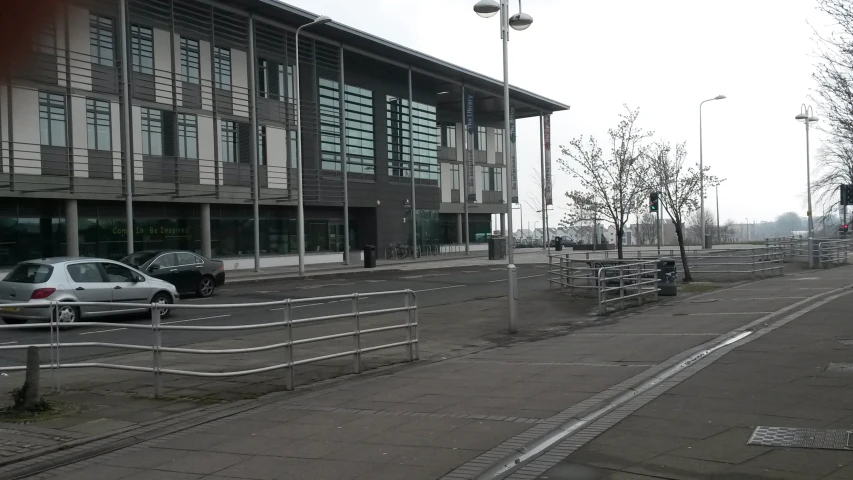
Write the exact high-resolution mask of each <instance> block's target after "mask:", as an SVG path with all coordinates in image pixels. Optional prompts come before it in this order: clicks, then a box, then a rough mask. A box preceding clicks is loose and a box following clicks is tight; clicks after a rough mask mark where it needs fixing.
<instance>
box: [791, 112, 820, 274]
mask: <svg viewBox="0 0 853 480" xmlns="http://www.w3.org/2000/svg"><path fill="white" fill-rule="evenodd" d="M794 120H798V121H800V122H803V123H805V124H806V194H807V197H808V201H809V205H808V208H809V210H808V212H807V216H808V220H809V268H814V248H813V247H812V245H813V241H812V239H813V238H814V221H813V220H812V178H811V159H810V152H809V125H811V124H812V123H817V122H818V118H817V117H816V116H815V115H814V109H813V108H812V107H811V105H806V104H805V103H803V104H802V105H801V106H800V113H799V114H797V116H795V117H794Z"/></svg>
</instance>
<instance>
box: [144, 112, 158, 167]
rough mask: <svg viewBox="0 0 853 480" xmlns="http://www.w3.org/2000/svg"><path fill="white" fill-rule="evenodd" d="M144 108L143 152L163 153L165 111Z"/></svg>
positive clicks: (154, 154)
mask: <svg viewBox="0 0 853 480" xmlns="http://www.w3.org/2000/svg"><path fill="white" fill-rule="evenodd" d="M141 110H142V154H143V155H153V156H158V157H159V156H162V155H163V112H161V111H160V110H155V109H153V108H143V109H141Z"/></svg>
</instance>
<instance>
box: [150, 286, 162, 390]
mask: <svg viewBox="0 0 853 480" xmlns="http://www.w3.org/2000/svg"><path fill="white" fill-rule="evenodd" d="M155 305H156V304H154V303H152V304H151V331H152V332H153V334H154V348H153V349H152V361H153V367H152V370H153V372H154V398H160V397H161V396H163V378H162V376H161V375H160V368H161V367H162V364H161V362H162V358H161V356H160V347H161V346H162V345H163V338H162V335H161V332H160V308H159V307H155Z"/></svg>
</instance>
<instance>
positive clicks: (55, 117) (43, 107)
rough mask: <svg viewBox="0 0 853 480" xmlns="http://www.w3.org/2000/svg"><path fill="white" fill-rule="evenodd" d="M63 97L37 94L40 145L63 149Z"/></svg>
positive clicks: (44, 93)
mask: <svg viewBox="0 0 853 480" xmlns="http://www.w3.org/2000/svg"><path fill="white" fill-rule="evenodd" d="M65 129H66V124H65V96H64V95H58V94H55V93H47V92H39V134H40V137H41V144H42V145H49V146H52V147H64V146H66V143H65Z"/></svg>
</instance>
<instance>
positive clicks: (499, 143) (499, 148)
mask: <svg viewBox="0 0 853 480" xmlns="http://www.w3.org/2000/svg"><path fill="white" fill-rule="evenodd" d="M504 141H505V140H504V131H503V130H502V129H499V128H496V129H495V151H496V152H503V151H504Z"/></svg>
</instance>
